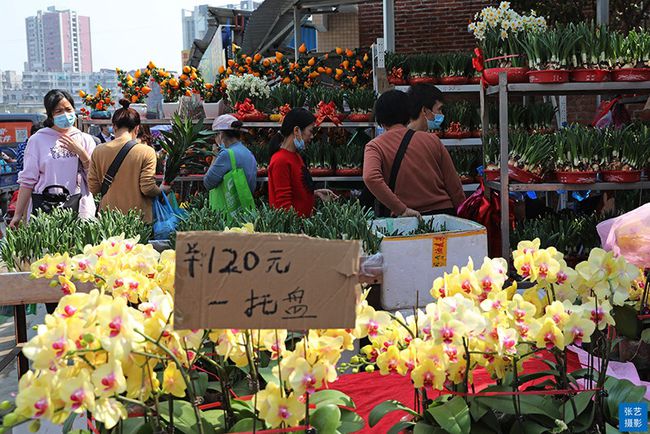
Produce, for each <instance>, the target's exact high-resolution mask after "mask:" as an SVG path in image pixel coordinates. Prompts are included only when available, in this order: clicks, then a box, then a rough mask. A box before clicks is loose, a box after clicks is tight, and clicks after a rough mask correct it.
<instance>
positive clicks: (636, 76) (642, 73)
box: [612, 68, 650, 81]
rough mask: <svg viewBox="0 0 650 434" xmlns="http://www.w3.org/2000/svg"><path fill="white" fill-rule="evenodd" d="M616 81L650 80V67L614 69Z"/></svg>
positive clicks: (613, 73)
mask: <svg viewBox="0 0 650 434" xmlns="http://www.w3.org/2000/svg"><path fill="white" fill-rule="evenodd" d="M612 79H613V80H614V81H650V68H623V69H615V70H613V71H612Z"/></svg>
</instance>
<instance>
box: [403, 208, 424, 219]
mask: <svg viewBox="0 0 650 434" xmlns="http://www.w3.org/2000/svg"><path fill="white" fill-rule="evenodd" d="M400 217H417V218H418V219H420V220H421V219H422V215H421V214H420V213H419V212H417V211H416V210H414V209H411V208H406V209H405V210H404V212H403V213H402V215H401V216H400Z"/></svg>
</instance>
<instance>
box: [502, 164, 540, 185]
mask: <svg viewBox="0 0 650 434" xmlns="http://www.w3.org/2000/svg"><path fill="white" fill-rule="evenodd" d="M508 174H509V176H510V178H512V179H514V180H515V181H519V182H521V183H524V184H535V183H537V182H542V181H543V178H542V177H540V176H537V175H535V174H534V173H531V172H528V171H527V170H522V169H520V168H518V167H515V166H513V165H512V164H508Z"/></svg>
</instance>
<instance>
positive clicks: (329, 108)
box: [307, 86, 347, 126]
mask: <svg viewBox="0 0 650 434" xmlns="http://www.w3.org/2000/svg"><path fill="white" fill-rule="evenodd" d="M307 95H308V96H307V100H308V104H309V106H310V107H311V109H312V110H314V112H315V115H316V122H315V125H316V126H318V125H320V124H322V123H323V122H333V123H334V124H336V125H338V124H340V123H341V122H343V121H344V120H345V118H346V117H347V116H346V115H345V114H344V113H343V101H344V98H343V91H342V90H341V89H338V88H333V87H326V86H314V87H312V88H310V89H308V91H307Z"/></svg>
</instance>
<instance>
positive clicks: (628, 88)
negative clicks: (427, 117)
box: [481, 72, 650, 258]
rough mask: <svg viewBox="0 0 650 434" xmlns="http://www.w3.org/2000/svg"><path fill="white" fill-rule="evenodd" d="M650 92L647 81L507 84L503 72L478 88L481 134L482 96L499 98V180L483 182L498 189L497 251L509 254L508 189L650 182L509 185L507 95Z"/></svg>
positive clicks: (596, 187) (648, 185)
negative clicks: (495, 83) (496, 82)
mask: <svg viewBox="0 0 650 434" xmlns="http://www.w3.org/2000/svg"><path fill="white" fill-rule="evenodd" d="M612 93H614V94H650V81H644V82H603V83H562V84H532V83H511V84H508V80H507V76H506V73H505V72H502V73H501V74H499V85H498V86H489V87H488V88H487V89H485V90H483V89H481V120H482V124H483V132H484V134H485V133H486V132H487V131H488V125H489V122H488V121H489V119H488V113H487V110H486V99H487V97H489V96H496V97H498V98H499V139H500V159H499V165H500V181H499V182H486V185H487V187H488V188H491V189H493V190H498V191H499V193H500V195H499V196H500V200H501V253H502V256H503V257H504V258H507V257H508V256H509V253H510V226H509V222H510V219H509V214H510V208H509V193H510V192H511V191H519V192H521V191H540V192H548V191H556V192H557V191H582V190H596V191H605V190H641V189H647V188H650V181H642V182H635V183H629V184H623V183H612V182H597V183H594V184H560V183H541V184H518V183H515V184H510V180H509V178H508V159H509V158H508V157H509V146H508V98H509V96H510V95H518V96H529V95H547V96H556V95H558V96H559V95H563V96H564V95H603V94H612Z"/></svg>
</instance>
